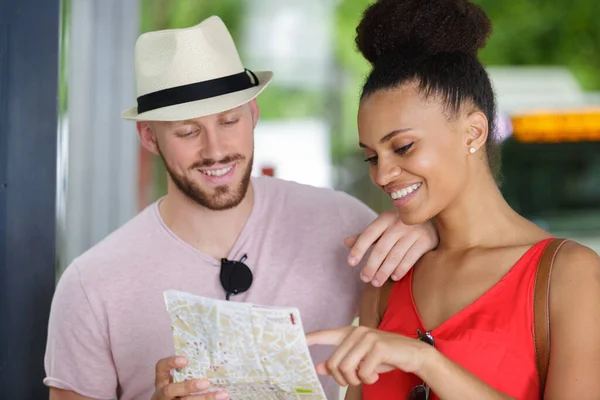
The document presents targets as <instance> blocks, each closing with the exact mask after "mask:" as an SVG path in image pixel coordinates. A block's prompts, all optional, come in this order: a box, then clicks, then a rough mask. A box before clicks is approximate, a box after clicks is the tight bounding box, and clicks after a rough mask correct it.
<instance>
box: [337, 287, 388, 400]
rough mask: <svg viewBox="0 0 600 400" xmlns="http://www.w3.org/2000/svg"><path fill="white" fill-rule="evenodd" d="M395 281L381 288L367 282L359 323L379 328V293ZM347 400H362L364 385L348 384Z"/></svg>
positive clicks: (362, 297) (362, 298) (359, 308)
mask: <svg viewBox="0 0 600 400" xmlns="http://www.w3.org/2000/svg"><path fill="white" fill-rule="evenodd" d="M394 283H395V282H394V281H391V280H389V281H387V282H386V283H385V284H384V285H383V286H382V287H381V289H380V288H378V287H375V286H373V285H371V284H366V285H365V288H364V290H363V293H362V295H361V298H360V304H359V307H358V325H359V326H365V327H368V328H373V329H377V327H378V326H379V324H380V322H381V318H380V317H381V316H380V315H379V309H380V307H379V294H380V290H381V291H386V292H387V291H389V290H390V289H391V288H390V287H389V286H390V285H393V284H394ZM344 399H345V400H362V386H361V385H358V386H348V390H347V391H346V397H344Z"/></svg>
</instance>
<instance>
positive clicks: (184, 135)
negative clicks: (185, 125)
mask: <svg viewBox="0 0 600 400" xmlns="http://www.w3.org/2000/svg"><path fill="white" fill-rule="evenodd" d="M196 132H198V130H197V129H196V130H193V131H189V132H178V133H176V135H177V136H178V137H180V138H186V137H190V136H192V135H194V134H195V133H196Z"/></svg>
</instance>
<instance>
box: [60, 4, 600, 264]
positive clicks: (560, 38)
mask: <svg viewBox="0 0 600 400" xmlns="http://www.w3.org/2000/svg"><path fill="white" fill-rule="evenodd" d="M368 3H369V2H368V1H367V0H303V1H295V0H252V1H248V0H219V1H213V0H102V1H97V0H64V1H63V3H62V17H63V25H62V40H61V46H62V50H61V68H60V78H61V81H60V112H61V113H60V127H61V129H60V134H61V135H60V138H61V141H60V145H61V146H60V149H61V152H60V158H59V161H60V169H59V177H58V188H59V193H58V197H57V199H58V210H59V215H58V216H59V222H60V225H59V226H60V227H61V231H60V234H59V240H60V243H61V246H60V248H59V262H58V265H57V269H58V272H59V273H60V271H62V269H63V268H64V267H65V266H66V265H68V263H69V262H70V261H71V260H72V259H73V258H74V257H75V256H77V255H78V254H80V253H81V252H83V251H85V250H86V249H87V248H89V247H90V246H92V245H93V244H95V243H96V242H98V241H99V240H100V239H102V238H103V237H104V236H105V235H107V234H108V233H109V232H110V231H112V230H113V229H115V228H116V227H117V226H119V225H120V224H122V223H123V222H125V221H126V220H127V219H129V218H130V217H131V216H133V215H134V214H135V213H136V212H138V211H139V210H141V209H142V208H143V207H145V206H146V205H148V204H150V203H151V202H152V201H154V200H155V199H157V198H158V197H159V196H161V195H162V194H163V193H164V192H165V173H164V170H163V166H162V163H161V162H160V160H158V159H156V158H154V157H151V156H150V155H149V154H148V153H147V152H145V151H142V150H141V149H140V146H139V144H138V139H137V135H136V132H135V126H134V124H133V123H131V122H125V121H122V120H121V119H120V117H119V114H120V111H121V110H122V109H124V108H127V107H129V106H130V105H131V104H132V102H133V101H134V99H135V86H134V85H135V82H134V77H133V48H134V43H135V40H136V38H137V36H138V35H139V34H140V33H142V32H146V31H149V30H156V29H167V28H180V27H188V26H192V25H195V24H197V23H199V22H200V21H202V20H203V19H204V18H206V17H208V16H210V15H219V16H220V17H221V18H222V19H223V20H224V21H225V23H226V24H227V25H228V27H229V28H230V30H231V32H232V34H233V36H234V40H235V41H236V43H237V44H238V47H239V50H240V53H241V56H242V60H243V62H244V63H245V65H246V66H247V67H248V68H250V69H254V70H260V69H269V70H273V71H274V72H275V79H274V81H273V83H272V85H271V86H270V87H269V88H268V89H267V90H266V91H265V92H264V93H263V94H261V95H260V96H259V98H258V102H259V105H260V109H261V120H260V123H259V125H258V128H257V130H256V156H255V168H254V175H260V174H266V175H274V176H277V177H281V178H284V179H291V180H296V181H300V182H305V183H309V184H314V185H319V186H327V187H333V188H336V189H340V190H344V191H347V192H349V193H351V194H353V195H355V196H356V197H358V198H359V199H361V200H363V201H364V202H366V203H367V204H368V205H369V206H371V207H372V208H373V209H375V210H376V211H383V210H385V209H388V208H390V207H391V204H390V202H389V200H388V199H387V198H386V197H385V196H384V195H382V194H381V193H380V191H379V190H378V189H377V188H375V187H374V186H373V185H372V184H371V182H370V181H369V178H368V168H366V166H365V165H364V163H363V162H362V155H361V152H360V150H359V148H358V146H357V129H356V111H357V105H358V89H359V87H360V84H361V83H362V80H363V79H364V77H365V74H366V72H367V71H368V65H367V63H366V62H365V61H364V60H363V59H362V57H361V56H360V55H359V54H358V53H357V51H356V49H355V46H354V37H355V27H356V25H357V22H358V21H359V19H360V16H361V13H362V11H363V10H364V9H365V7H366V6H367V4H368ZM476 3H479V4H480V5H481V6H482V7H483V8H484V9H485V11H486V12H487V13H488V14H489V16H490V18H491V19H492V21H493V24H494V32H493V34H492V37H491V39H490V41H489V42H488V45H487V47H486V48H485V49H484V50H483V51H482V53H481V58H482V60H483V62H484V63H485V65H486V66H487V67H488V69H489V72H490V74H491V77H492V80H493V84H494V87H495V90H496V94H497V98H498V104H499V111H500V116H499V118H500V119H501V121H500V124H499V125H500V127H501V135H502V137H503V139H504V141H503V145H502V156H503V157H502V158H503V169H502V173H503V182H502V191H503V193H504V195H505V196H506V198H507V199H508V201H509V202H510V203H511V205H512V206H513V207H515V208H516V209H517V210H518V211H519V212H521V213H522V214H524V215H525V216H526V217H528V218H530V219H531V220H533V221H535V222H536V223H538V224H540V225H541V226H543V227H545V228H547V229H550V230H551V231H552V232H554V233H555V234H557V235H569V236H571V237H575V238H576V239H578V240H580V241H582V242H583V243H585V244H588V245H591V246H592V247H594V248H595V249H596V250H597V251H598V250H600V151H599V150H600V24H598V23H597V18H596V17H597V16H598V15H600V3H599V2H597V1H595V0H576V1H572V2H570V3H569V7H566V6H565V3H564V2H563V1H562V0H545V1H543V2H542V1H539V0H503V1H495V0H477V1H476ZM482 222H483V221H482Z"/></svg>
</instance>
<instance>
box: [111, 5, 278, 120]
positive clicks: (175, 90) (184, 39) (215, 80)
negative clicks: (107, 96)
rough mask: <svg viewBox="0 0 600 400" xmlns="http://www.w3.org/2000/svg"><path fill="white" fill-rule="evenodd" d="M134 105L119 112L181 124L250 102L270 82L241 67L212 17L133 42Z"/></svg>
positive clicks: (269, 74) (129, 117) (265, 73)
mask: <svg viewBox="0 0 600 400" xmlns="http://www.w3.org/2000/svg"><path fill="white" fill-rule="evenodd" d="M135 77H136V85H137V105H136V106H134V107H131V108H129V109H127V110H125V111H123V113H122V114H121V116H122V117H123V118H125V119H127V120H134V121H182V120H186V119H193V118H199V117H203V116H205V115H211V114H217V113H220V112H223V111H227V110H230V109H232V108H235V107H238V106H240V105H242V104H245V103H247V102H249V101H250V100H252V99H254V98H255V97H256V96H258V94H259V93H260V92H262V91H263V90H264V89H265V87H266V86H267V85H268V84H269V82H270V81H271V79H272V78H273V73H272V72H271V71H259V72H252V71H250V70H248V69H246V68H244V66H243V65H242V62H241V60H240V57H239V55H238V52H237V49H236V47H235V44H234V42H233V39H232V37H231V34H230V33H229V31H228V29H227V27H226V26H225V24H224V23H223V21H222V20H221V18H219V17H217V16H212V17H209V18H207V19H205V20H204V21H202V22H201V23H199V24H198V25H196V26H193V27H189V28H184V29H167V30H161V31H156V32H148V33H144V34H142V35H141V36H140V37H139V38H138V40H137V42H136V44H135Z"/></svg>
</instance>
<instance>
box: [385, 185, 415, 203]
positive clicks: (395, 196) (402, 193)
mask: <svg viewBox="0 0 600 400" xmlns="http://www.w3.org/2000/svg"><path fill="white" fill-rule="evenodd" d="M420 187H421V183H415V184H414V185H410V186H409V187H406V188H404V189H400V190H396V191H395V192H392V193H391V195H390V196H391V197H392V199H394V200H398V199H401V198H403V197H406V196H408V195H409V194H411V193H412V192H414V191H415V190H417V189H418V188H420Z"/></svg>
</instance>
